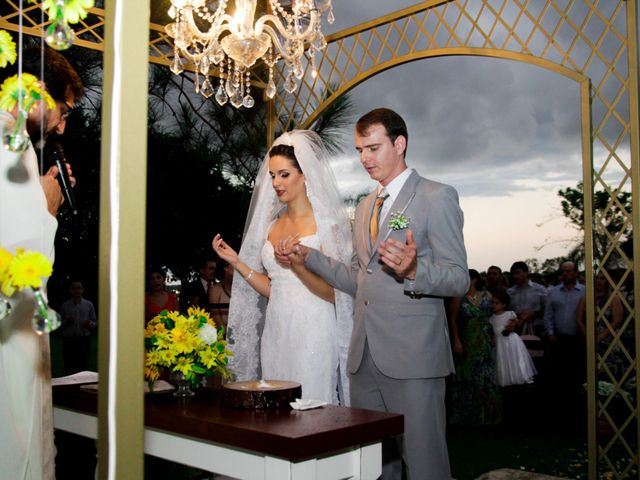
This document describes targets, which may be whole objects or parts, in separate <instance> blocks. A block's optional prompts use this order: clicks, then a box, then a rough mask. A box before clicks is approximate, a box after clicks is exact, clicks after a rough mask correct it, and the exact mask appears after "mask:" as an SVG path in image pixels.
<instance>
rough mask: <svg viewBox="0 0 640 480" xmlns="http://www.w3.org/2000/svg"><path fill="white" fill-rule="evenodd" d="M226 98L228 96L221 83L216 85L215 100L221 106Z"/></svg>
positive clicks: (225, 101) (227, 98)
mask: <svg viewBox="0 0 640 480" xmlns="http://www.w3.org/2000/svg"><path fill="white" fill-rule="evenodd" d="M228 100H229V96H228V95H227V92H225V90H224V87H223V86H222V83H221V84H220V86H219V87H218V91H217V92H216V102H218V105H220V106H222V105H224V104H225V103H227V101H228Z"/></svg>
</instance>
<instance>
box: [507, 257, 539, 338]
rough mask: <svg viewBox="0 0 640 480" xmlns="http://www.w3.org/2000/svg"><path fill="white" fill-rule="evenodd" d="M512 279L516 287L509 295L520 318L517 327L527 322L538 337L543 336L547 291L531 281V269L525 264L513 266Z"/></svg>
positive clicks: (512, 305)
mask: <svg viewBox="0 0 640 480" xmlns="http://www.w3.org/2000/svg"><path fill="white" fill-rule="evenodd" d="M511 277H512V279H513V282H514V285H513V286H512V287H511V288H509V289H508V290H507V293H508V294H509V297H510V298H511V308H512V309H513V311H514V312H516V315H517V316H518V319H517V321H516V322H515V326H516V327H518V328H520V327H522V325H523V324H524V323H525V322H526V323H530V324H531V325H532V326H533V330H534V332H535V333H536V334H537V335H541V334H543V333H544V321H543V315H544V304H545V300H546V298H547V289H546V288H545V287H543V286H542V285H540V284H538V283H535V282H533V281H531V280H530V279H529V267H528V266H527V264H526V263H524V262H515V263H514V264H513V265H511ZM509 328H511V327H509Z"/></svg>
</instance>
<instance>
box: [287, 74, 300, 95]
mask: <svg viewBox="0 0 640 480" xmlns="http://www.w3.org/2000/svg"><path fill="white" fill-rule="evenodd" d="M296 88H298V82H296V77H295V75H294V74H293V72H291V71H290V72H289V74H288V75H287V80H286V81H285V82H284V89H285V90H286V91H287V92H289V93H293V92H295V91H296Z"/></svg>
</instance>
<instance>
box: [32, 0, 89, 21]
mask: <svg viewBox="0 0 640 480" xmlns="http://www.w3.org/2000/svg"><path fill="white" fill-rule="evenodd" d="M91 7H93V0H65V1H64V7H63V8H62V18H63V19H64V21H65V22H68V23H78V22H79V21H80V19H81V18H85V17H86V16H87V10H89V9H90V8H91ZM42 8H43V9H44V10H46V11H47V15H48V16H49V19H51V20H53V19H55V18H56V14H57V12H56V1H55V0H45V1H44V2H42Z"/></svg>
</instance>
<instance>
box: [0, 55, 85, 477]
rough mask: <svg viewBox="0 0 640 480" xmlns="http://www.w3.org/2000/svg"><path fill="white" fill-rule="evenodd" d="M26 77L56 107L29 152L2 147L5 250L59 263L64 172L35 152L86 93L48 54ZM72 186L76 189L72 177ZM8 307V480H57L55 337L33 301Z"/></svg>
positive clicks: (3, 417)
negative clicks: (41, 165) (36, 325)
mask: <svg viewBox="0 0 640 480" xmlns="http://www.w3.org/2000/svg"><path fill="white" fill-rule="evenodd" d="M42 54H44V65H42V64H41V58H42ZM17 66H18V63H16V64H14V67H17ZM22 71H23V72H24V73H30V74H32V75H35V76H36V77H40V75H41V72H43V74H44V84H45V86H46V87H45V88H46V91H47V92H48V93H50V94H51V96H52V97H53V100H54V101H55V106H54V107H53V109H47V108H44V106H43V105H42V104H38V105H37V106H36V107H35V108H34V109H32V110H31V111H30V112H28V117H27V131H28V132H29V137H30V139H31V145H30V146H29V147H28V148H27V150H26V151H25V152H23V153H13V152H10V151H9V150H8V149H6V148H4V147H0V245H2V246H3V247H4V248H6V249H7V250H9V251H11V252H14V251H15V249H16V248H18V247H21V248H25V249H29V250H37V251H39V252H42V253H43V254H44V255H46V256H47V257H49V259H50V260H51V261H53V257H54V239H55V234H56V229H57V226H58V223H57V220H56V215H57V213H58V209H59V207H60V206H61V205H62V202H63V201H64V197H63V196H62V192H61V190H60V186H59V184H58V180H57V178H56V177H57V175H58V173H59V172H58V169H57V168H56V167H52V168H51V169H49V170H48V171H46V172H45V174H44V175H41V174H40V172H39V171H38V162H37V158H36V153H35V151H34V148H33V145H41V144H42V143H43V142H44V141H45V140H46V138H47V137H48V136H49V135H50V134H51V133H53V132H56V133H57V134H59V135H61V134H63V133H64V130H65V127H66V121H67V117H68V116H69V114H70V113H71V110H72V109H73V105H74V103H75V102H76V101H77V100H79V99H80V97H82V95H83V94H84V87H83V85H82V82H81V81H80V78H79V77H78V74H77V73H76V72H75V70H74V69H73V67H72V66H71V65H70V64H69V62H68V61H67V60H66V59H65V58H64V57H63V56H62V55H61V54H59V53H58V52H56V51H54V50H51V49H49V48H45V50H44V53H43V52H42V51H41V50H40V49H39V48H38V49H27V50H25V51H24V52H23V56H22ZM14 73H16V69H15V68H14V69H10V68H6V69H3V70H2V71H1V73H0V83H2V82H3V81H4V80H5V79H6V78H8V77H9V76H11V75H13V74H14ZM17 109H18V107H17V106H16V108H15V109H14V110H13V111H11V112H4V111H3V112H0V138H3V137H4V135H5V134H6V133H8V132H9V128H10V126H11V125H12V124H13V122H14V121H15V119H16V115H17V113H18V112H17ZM16 173H18V175H19V176H21V178H17V176H16V175H15V174H16ZM69 173H71V172H70V169H69ZM71 183H72V184H75V178H73V176H72V177H71ZM10 302H11V303H12V307H13V308H12V310H11V314H10V315H9V316H8V317H6V318H4V319H2V320H1V321H0V385H3V387H4V388H2V390H1V391H0V445H2V447H1V448H0V465H1V466H2V477H3V478H10V479H16V480H24V479H40V478H44V479H51V478H54V475H55V474H54V446H53V419H52V413H53V411H52V407H51V382H50V377H51V373H50V372H51V367H50V364H49V336H48V335H47V334H44V335H38V334H37V333H36V332H35V331H34V330H33V329H32V328H31V320H32V318H33V312H34V309H35V306H36V304H35V299H34V297H33V294H29V293H28V292H23V293H20V294H16V295H15V296H14V297H12V298H11V299H10Z"/></svg>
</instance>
